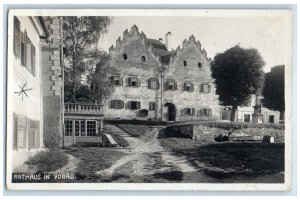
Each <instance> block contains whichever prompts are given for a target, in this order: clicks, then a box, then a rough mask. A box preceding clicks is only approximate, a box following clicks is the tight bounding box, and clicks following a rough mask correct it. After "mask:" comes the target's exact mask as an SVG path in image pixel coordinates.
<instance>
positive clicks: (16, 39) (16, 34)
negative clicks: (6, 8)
mask: <svg viewBox="0 0 300 200" xmlns="http://www.w3.org/2000/svg"><path fill="white" fill-rule="evenodd" d="M20 31H21V25H20V21H19V20H18V18H17V17H14V54H15V56H16V57H17V58H20V50H21V39H20Z"/></svg>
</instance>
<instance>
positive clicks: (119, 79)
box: [110, 76, 123, 86]
mask: <svg viewBox="0 0 300 200" xmlns="http://www.w3.org/2000/svg"><path fill="white" fill-rule="evenodd" d="M110 79H111V81H112V82H113V83H114V85H116V86H122V85H123V78H122V77H120V76H111V77H110Z"/></svg>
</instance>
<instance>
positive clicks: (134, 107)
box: [127, 101, 141, 110]
mask: <svg viewBox="0 0 300 200" xmlns="http://www.w3.org/2000/svg"><path fill="white" fill-rule="evenodd" d="M127 106H128V109H130V110H138V109H141V102H139V101H128V104H127Z"/></svg>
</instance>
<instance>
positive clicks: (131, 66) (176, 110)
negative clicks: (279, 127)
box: [104, 25, 221, 121]
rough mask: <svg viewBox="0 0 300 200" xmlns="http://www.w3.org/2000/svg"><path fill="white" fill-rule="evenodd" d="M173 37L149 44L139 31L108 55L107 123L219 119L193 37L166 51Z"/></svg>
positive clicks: (205, 60)
mask: <svg viewBox="0 0 300 200" xmlns="http://www.w3.org/2000/svg"><path fill="white" fill-rule="evenodd" d="M170 39H171V33H170V32H168V33H167V34H166V35H165V43H163V42H162V40H161V39H159V40H156V39H150V38H147V37H146V35H145V34H144V33H143V32H139V30H138V28H137V26H135V25H134V26H132V28H131V30H130V31H128V30H125V31H124V32H123V38H122V39H121V37H120V38H119V39H118V40H117V41H116V45H115V46H112V47H111V48H110V49H109V53H110V55H111V66H112V67H114V68H116V69H117V73H116V74H112V75H111V77H110V78H111V80H112V81H113V82H114V84H115V92H114V93H113V94H112V96H111V98H110V100H108V101H107V102H106V104H105V106H104V113H105V117H106V118H126V119H132V118H137V119H150V118H151V119H162V120H166V121H182V120H200V119H202V120H208V119H220V113H221V107H220V106H219V102H218V97H217V95H216V94H215V86H214V84H213V79H212V77H211V72H210V61H211V60H210V59H209V58H208V57H207V54H206V51H205V50H204V49H203V48H201V44H200V42H199V41H196V39H195V37H194V36H193V35H191V36H190V37H189V38H188V39H186V40H184V41H183V42H182V45H181V46H178V47H177V49H176V50H170V49H169V48H168V44H169V43H170V42H171V41H170Z"/></svg>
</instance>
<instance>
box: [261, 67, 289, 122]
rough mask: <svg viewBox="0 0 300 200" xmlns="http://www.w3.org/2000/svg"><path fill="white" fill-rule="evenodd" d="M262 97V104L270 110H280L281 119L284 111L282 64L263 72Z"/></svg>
mask: <svg viewBox="0 0 300 200" xmlns="http://www.w3.org/2000/svg"><path fill="white" fill-rule="evenodd" d="M263 97H264V99H263V100H262V103H263V105H264V106H265V107H266V108H268V109H270V110H278V111H280V119H283V113H284V111H285V101H284V65H279V66H275V67H273V68H272V69H271V71H270V72H269V73H266V74H265V84H264V88H263Z"/></svg>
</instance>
